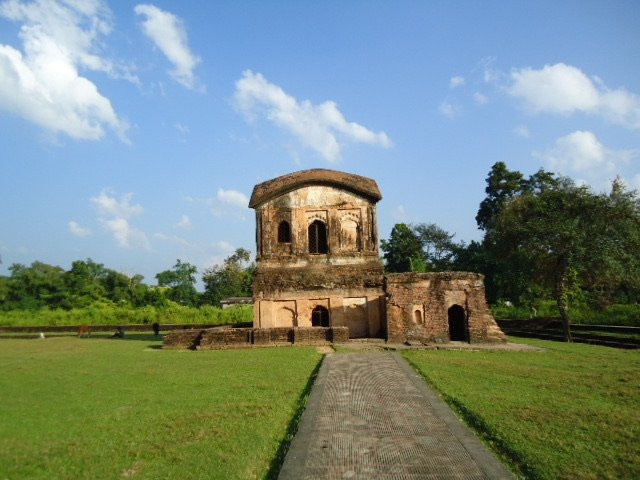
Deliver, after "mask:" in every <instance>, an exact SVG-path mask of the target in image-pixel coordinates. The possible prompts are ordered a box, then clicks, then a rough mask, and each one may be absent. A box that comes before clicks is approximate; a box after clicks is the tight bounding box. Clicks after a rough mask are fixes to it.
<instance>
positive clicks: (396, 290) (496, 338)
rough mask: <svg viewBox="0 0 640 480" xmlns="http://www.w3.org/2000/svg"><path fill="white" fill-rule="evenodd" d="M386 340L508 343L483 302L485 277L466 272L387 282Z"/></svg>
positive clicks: (418, 275)
mask: <svg viewBox="0 0 640 480" xmlns="http://www.w3.org/2000/svg"><path fill="white" fill-rule="evenodd" d="M385 291H386V301H387V308H386V320H387V339H388V341H390V342H405V341H407V340H420V341H428V342H448V341H449V340H462V341H469V342H504V341H506V337H505V335H504V334H503V333H502V331H501V330H500V328H499V327H498V325H497V324H496V322H495V320H494V319H493V316H492V315H491V311H490V310H489V307H488V305H487V302H486V300H485V292H484V276H483V275H481V274H479V273H468V272H438V273H398V274H391V275H387V276H386V277H385Z"/></svg>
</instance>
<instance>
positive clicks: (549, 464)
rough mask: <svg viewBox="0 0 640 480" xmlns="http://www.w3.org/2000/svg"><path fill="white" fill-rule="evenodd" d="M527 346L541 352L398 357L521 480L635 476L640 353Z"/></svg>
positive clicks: (639, 463)
mask: <svg viewBox="0 0 640 480" xmlns="http://www.w3.org/2000/svg"><path fill="white" fill-rule="evenodd" d="M511 340H513V339H511ZM526 343H529V344H533V345H537V346H543V347H545V348H547V351H545V352H464V351H451V350H447V351H443V350H439V351H424V350H423V351H409V352H406V353H405V357H406V358H407V359H408V360H409V361H410V362H411V363H412V364H413V365H414V367H416V368H417V369H418V370H419V371H420V372H421V373H422V375H423V376H424V377H425V378H426V379H427V381H428V382H429V383H430V384H431V385H433V386H435V388H436V389H438V390H439V391H440V392H441V393H442V394H443V397H444V398H445V400H446V401H447V402H448V403H449V404H450V405H451V406H452V407H453V408H454V410H456V411H457V412H458V414H459V415H460V416H461V417H462V418H464V419H465V421H466V422H467V423H468V424H470V425H472V426H473V427H474V428H475V429H476V430H477V431H478V432H480V433H481V435H482V436H483V437H484V439H485V440H486V441H487V442H488V443H490V444H492V446H493V447H494V449H496V450H498V451H499V452H501V454H502V457H503V459H506V460H507V463H509V464H510V465H511V466H512V467H513V468H514V469H515V470H516V471H518V472H519V473H520V474H521V475H522V476H524V477H526V478H534V479H537V478H540V479H596V478H598V479H600V478H608V479H637V478H640V352H639V351H626V350H617V349H613V348H608V347H599V346H592V345H584V344H564V343H559V342H549V341H543V340H526Z"/></svg>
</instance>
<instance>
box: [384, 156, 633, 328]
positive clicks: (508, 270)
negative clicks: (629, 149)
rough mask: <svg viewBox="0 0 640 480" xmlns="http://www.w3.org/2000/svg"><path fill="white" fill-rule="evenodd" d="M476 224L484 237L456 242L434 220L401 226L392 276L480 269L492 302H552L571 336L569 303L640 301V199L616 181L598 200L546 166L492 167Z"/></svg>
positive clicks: (388, 257)
mask: <svg viewBox="0 0 640 480" xmlns="http://www.w3.org/2000/svg"><path fill="white" fill-rule="evenodd" d="M485 192H486V197H485V198H484V199H483V200H482V202H481V203H480V206H479V208H478V213H477V215H476V222H477V225H478V228H479V229H481V230H482V231H483V232H484V236H483V239H482V240H481V241H479V242H478V241H472V242H471V243H468V244H467V243H464V242H456V241H455V240H454V235H453V234H450V233H448V232H446V231H445V230H443V229H441V228H440V227H438V226H437V225H434V224H422V223H421V224H417V225H406V224H397V225H395V226H394V228H393V230H392V231H391V236H390V238H389V240H382V242H381V249H382V251H383V253H384V260H385V268H386V270H387V271H389V272H406V271H416V272H424V271H444V270H454V271H456V270H457V271H474V272H481V273H483V274H484V275H485V285H486V291H487V297H488V300H489V302H491V303H496V302H499V301H509V302H512V303H514V304H518V305H526V306H531V307H535V305H536V304H537V303H538V302H540V301H541V300H543V299H545V298H552V299H553V300H554V301H555V302H556V304H557V307H558V311H559V312H560V317H561V319H562V323H563V326H564V330H565V337H566V338H567V340H570V335H571V334H570V331H569V324H570V317H569V303H573V304H574V305H575V304H578V303H581V304H586V305H588V306H589V307H590V308H594V309H603V308H605V307H607V306H608V305H611V304H613V303H638V302H640V198H639V197H638V194H637V192H636V191H629V190H627V189H626V187H625V186H624V184H623V183H622V182H621V181H620V180H619V179H616V180H615V181H614V182H613V183H612V186H611V190H610V192H609V193H606V194H605V193H602V194H597V193H594V192H593V191H591V190H590V189H589V187H587V186H583V185H576V184H575V183H574V182H573V181H572V180H571V179H569V178H566V177H560V176H557V175H555V174H554V173H551V172H548V171H545V170H542V169H541V170H539V171H538V172H536V173H535V174H533V175H531V176H530V177H528V178H525V177H524V175H523V174H522V173H520V172H518V171H511V170H509V169H508V168H507V166H506V165H505V164H504V163H503V162H498V163H496V164H495V165H493V167H492V168H491V171H490V172H489V175H488V177H487V187H486V189H485Z"/></svg>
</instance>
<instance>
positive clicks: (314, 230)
mask: <svg viewBox="0 0 640 480" xmlns="http://www.w3.org/2000/svg"><path fill="white" fill-rule="evenodd" d="M328 252H329V245H328V243H327V226H326V225H325V224H324V222H322V221H320V220H314V221H313V223H312V224H311V225H309V253H328Z"/></svg>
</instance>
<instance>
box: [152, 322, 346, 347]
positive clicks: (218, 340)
mask: <svg viewBox="0 0 640 480" xmlns="http://www.w3.org/2000/svg"><path fill="white" fill-rule="evenodd" d="M348 340H349V329H348V328H347V327H328V328H325V327H308V328H305V327H301V328H228V329H222V328H215V329H209V330H186V331H182V332H173V333H169V334H168V335H166V336H165V337H164V342H163V347H164V348H177V349H196V348H197V349H198V350H212V349H227V348H247V347H252V346H275V345H328V344H330V343H341V342H347V341H348Z"/></svg>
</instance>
